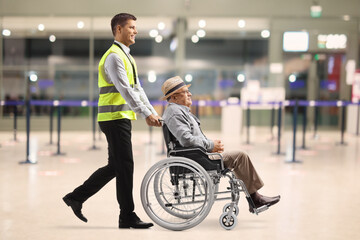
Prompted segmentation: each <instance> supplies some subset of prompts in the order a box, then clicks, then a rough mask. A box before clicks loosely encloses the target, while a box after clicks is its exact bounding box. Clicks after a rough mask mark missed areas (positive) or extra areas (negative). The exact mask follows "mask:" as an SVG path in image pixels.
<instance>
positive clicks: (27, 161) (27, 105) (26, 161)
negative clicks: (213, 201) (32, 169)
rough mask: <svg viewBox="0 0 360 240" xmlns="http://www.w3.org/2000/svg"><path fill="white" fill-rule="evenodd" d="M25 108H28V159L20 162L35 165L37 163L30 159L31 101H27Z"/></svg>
mask: <svg viewBox="0 0 360 240" xmlns="http://www.w3.org/2000/svg"><path fill="white" fill-rule="evenodd" d="M25 107H26V159H25V161H22V162H20V164H27V163H30V164H34V163H36V162H31V161H30V159H29V157H30V115H31V109H30V108H31V106H30V100H26V101H25Z"/></svg>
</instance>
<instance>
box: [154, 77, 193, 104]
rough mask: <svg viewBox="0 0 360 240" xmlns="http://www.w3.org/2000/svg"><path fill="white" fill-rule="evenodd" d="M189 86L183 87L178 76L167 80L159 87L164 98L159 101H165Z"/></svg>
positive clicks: (183, 84)
mask: <svg viewBox="0 0 360 240" xmlns="http://www.w3.org/2000/svg"><path fill="white" fill-rule="evenodd" d="M190 86H191V84H188V85H185V83H184V81H183V80H182V79H181V77H179V76H176V77H172V78H169V79H168V80H166V81H165V82H164V83H163V85H162V87H161V91H162V92H163V94H164V96H163V97H162V98H160V99H161V100H166V99H167V98H168V97H170V96H171V95H173V94H175V93H177V92H181V89H183V88H184V87H190Z"/></svg>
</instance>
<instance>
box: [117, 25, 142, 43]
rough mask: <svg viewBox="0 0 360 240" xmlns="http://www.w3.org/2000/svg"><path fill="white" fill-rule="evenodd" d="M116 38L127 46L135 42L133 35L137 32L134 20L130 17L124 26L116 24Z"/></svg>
mask: <svg viewBox="0 0 360 240" xmlns="http://www.w3.org/2000/svg"><path fill="white" fill-rule="evenodd" d="M117 31H118V38H117V40H118V41H119V42H121V43H123V44H124V45H125V46H127V47H129V46H130V45H132V44H134V43H135V36H136V34H137V33H138V32H137V31H136V22H135V21H134V20H132V19H129V20H128V21H127V22H126V24H125V26H123V27H122V26H120V25H118V26H117Z"/></svg>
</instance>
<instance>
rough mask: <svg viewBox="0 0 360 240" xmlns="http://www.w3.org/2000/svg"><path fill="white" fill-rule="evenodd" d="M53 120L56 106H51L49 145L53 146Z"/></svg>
mask: <svg viewBox="0 0 360 240" xmlns="http://www.w3.org/2000/svg"><path fill="white" fill-rule="evenodd" d="M53 118H54V105H53V104H51V106H50V124H49V125H50V127H49V135H50V140H49V144H50V145H52V144H53V128H54V126H53Z"/></svg>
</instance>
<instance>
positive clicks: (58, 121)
mask: <svg viewBox="0 0 360 240" xmlns="http://www.w3.org/2000/svg"><path fill="white" fill-rule="evenodd" d="M60 135H61V106H60V105H58V106H57V152H56V154H55V155H64V153H62V152H61V151H60V145H61V144H60Z"/></svg>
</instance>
